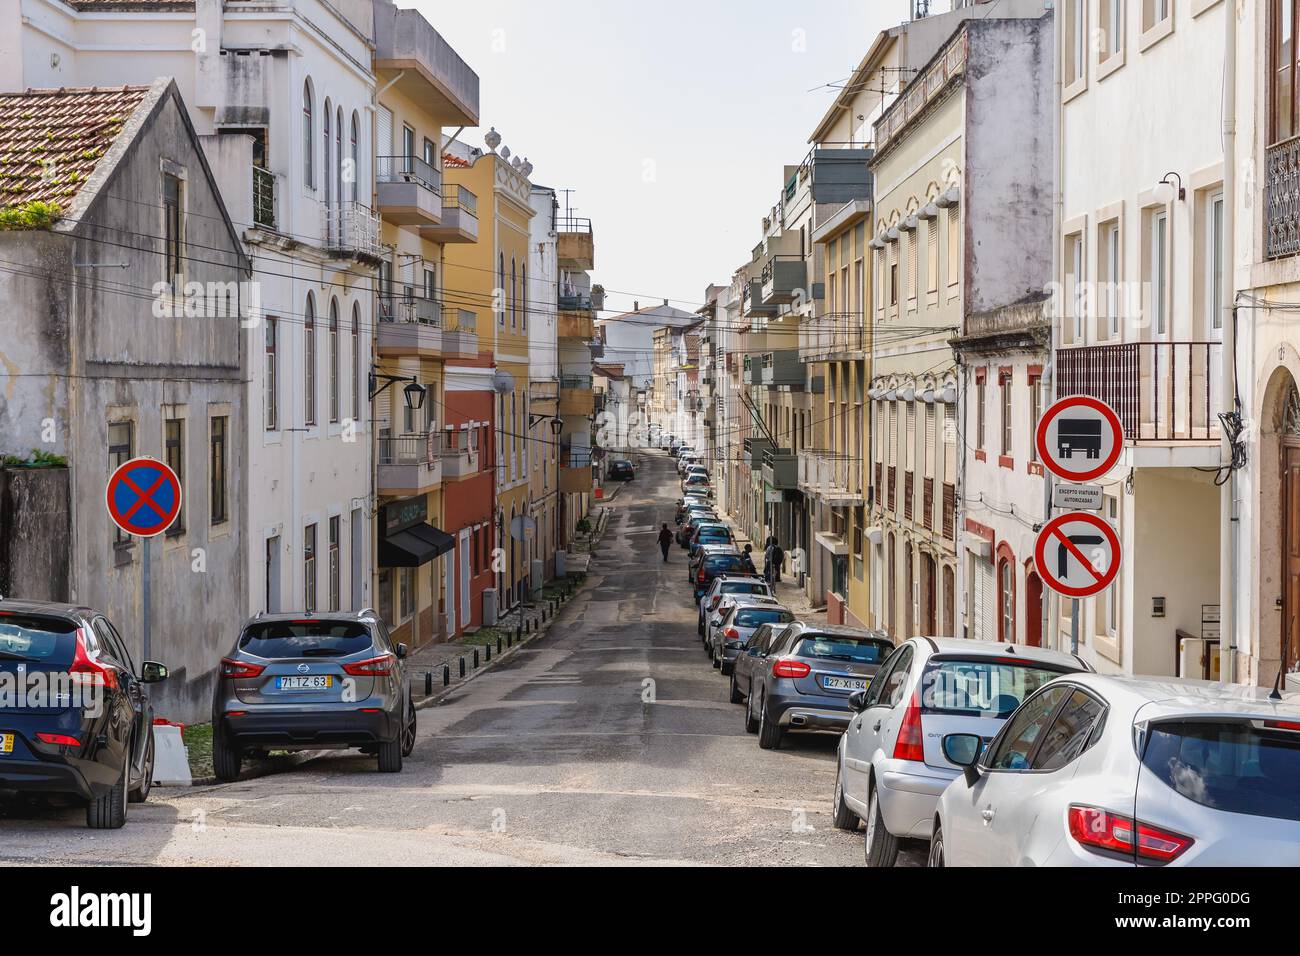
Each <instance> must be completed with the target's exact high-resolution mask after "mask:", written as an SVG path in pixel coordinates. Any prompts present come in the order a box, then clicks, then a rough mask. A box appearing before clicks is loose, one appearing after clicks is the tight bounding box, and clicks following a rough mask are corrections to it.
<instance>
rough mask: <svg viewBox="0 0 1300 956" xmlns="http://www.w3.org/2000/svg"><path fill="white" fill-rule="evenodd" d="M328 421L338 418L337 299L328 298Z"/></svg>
mask: <svg viewBox="0 0 1300 956" xmlns="http://www.w3.org/2000/svg"><path fill="white" fill-rule="evenodd" d="M329 336H330V341H329V361H330V371H329V375H330V380H329V384H330V421H331V422H337V421H338V420H339V300H338V299H331V300H330V331H329Z"/></svg>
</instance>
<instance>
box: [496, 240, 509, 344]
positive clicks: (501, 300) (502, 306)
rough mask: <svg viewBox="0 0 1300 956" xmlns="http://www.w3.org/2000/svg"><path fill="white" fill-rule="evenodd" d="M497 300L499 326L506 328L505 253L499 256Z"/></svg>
mask: <svg viewBox="0 0 1300 956" xmlns="http://www.w3.org/2000/svg"><path fill="white" fill-rule="evenodd" d="M495 298H496V308H497V325H499V326H501V327H503V328H504V327H505V324H506V303H505V298H506V254H505V253H504V252H503V253H501V254H500V255H498V256H497V287H496V296H495Z"/></svg>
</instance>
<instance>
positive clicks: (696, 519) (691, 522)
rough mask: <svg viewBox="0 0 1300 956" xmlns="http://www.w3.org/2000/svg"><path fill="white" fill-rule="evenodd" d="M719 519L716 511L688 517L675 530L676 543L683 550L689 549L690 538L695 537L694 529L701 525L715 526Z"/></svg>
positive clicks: (701, 512)
mask: <svg viewBox="0 0 1300 956" xmlns="http://www.w3.org/2000/svg"><path fill="white" fill-rule="evenodd" d="M718 521H719V518H718V514H717V512H716V511H697V512H695V513H693V514H691V515H690V517H688V518H687V519H686V520H685V521H683V522H682V523H681V525H680V526H679V527H678V528H677V543H678V544H680V545H681V546H682V547H683V548H686V547H689V546H690V543H691V538H693V537H695V529H696V528H698V527H699V526H700V525H702V524H716V523H718Z"/></svg>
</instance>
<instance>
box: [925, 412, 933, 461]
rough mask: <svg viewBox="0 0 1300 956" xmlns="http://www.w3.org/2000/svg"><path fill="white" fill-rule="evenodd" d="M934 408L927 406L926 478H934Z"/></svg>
mask: <svg viewBox="0 0 1300 956" xmlns="http://www.w3.org/2000/svg"><path fill="white" fill-rule="evenodd" d="M934 439H935V435H934V406H933V405H926V406H925V477H927V478H933V477H934V462H935V458H934V452H935V445H934Z"/></svg>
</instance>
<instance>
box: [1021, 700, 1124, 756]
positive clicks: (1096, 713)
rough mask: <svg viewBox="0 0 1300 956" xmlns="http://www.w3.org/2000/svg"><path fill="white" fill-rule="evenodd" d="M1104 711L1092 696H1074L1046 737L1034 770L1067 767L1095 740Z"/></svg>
mask: <svg viewBox="0 0 1300 956" xmlns="http://www.w3.org/2000/svg"><path fill="white" fill-rule="evenodd" d="M1105 709H1106V708H1105V707H1103V706H1102V704H1101V702H1100V701H1098V700H1097V698H1095V697H1093V696H1092V695H1091V694H1085V693H1084V692H1083V691H1081V690H1076V691H1075V692H1074V693H1072V694H1071V695H1070V698H1069V700H1067V701H1066V702H1065V705H1064V706H1063V707H1062V708H1061V711H1060V713H1058V714H1057V715H1056V719H1055V720H1053V721H1052V726H1051V727H1050V728H1049V729H1048V731H1047V733H1046V734H1044V735H1043V743H1042V746H1040V747H1039V748H1038V753H1037V754H1035V755H1034V769H1035V770H1043V771H1052V770H1060V769H1061V768H1062V767H1065V766H1068V765H1069V764H1070V763H1071V762H1072V761H1073V760H1074V759H1075V758H1076V757H1078V756H1079V755H1080V754H1082V753H1083V752H1084V751H1085V750H1086V749H1087V748H1088V746H1089V742H1090V741H1095V740H1096V737H1095V736H1094V734H1093V731H1094V730H1095V729H1096V727H1097V721H1098V720H1100V719H1101V716H1102V714H1103V713H1104V712H1105Z"/></svg>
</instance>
